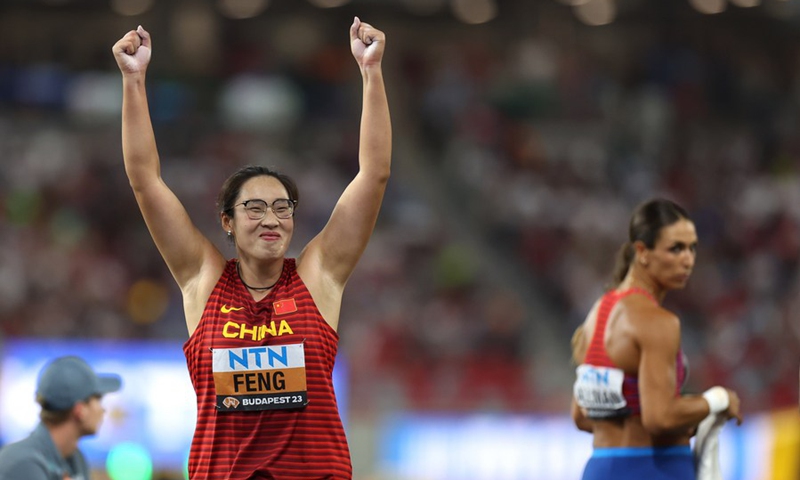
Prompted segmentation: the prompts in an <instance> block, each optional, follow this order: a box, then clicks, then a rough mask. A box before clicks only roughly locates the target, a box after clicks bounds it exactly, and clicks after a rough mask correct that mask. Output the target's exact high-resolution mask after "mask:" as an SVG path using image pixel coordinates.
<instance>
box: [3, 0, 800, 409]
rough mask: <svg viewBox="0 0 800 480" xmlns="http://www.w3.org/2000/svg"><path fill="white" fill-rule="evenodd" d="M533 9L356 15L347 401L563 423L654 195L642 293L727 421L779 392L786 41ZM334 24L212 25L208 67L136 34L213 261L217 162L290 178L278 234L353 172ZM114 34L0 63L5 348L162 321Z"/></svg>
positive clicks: (788, 124) (771, 25)
mask: <svg viewBox="0 0 800 480" xmlns="http://www.w3.org/2000/svg"><path fill="white" fill-rule="evenodd" d="M553 5H554V6H553V8H537V9H535V13H536V15H537V17H536V19H535V21H533V20H532V19H528V20H527V21H526V19H524V18H519V17H518V16H516V17H515V15H513V13H514V12H513V11H512V12H511V14H505V16H504V15H501V16H499V17H498V19H497V20H496V22H495V24H487V25H483V26H465V25H460V24H457V23H455V22H451V21H448V20H447V19H443V18H439V17H431V18H426V19H424V20H420V19H413V18H405V19H404V18H393V17H391V16H390V15H386V14H380V13H376V14H375V15H374V18H369V19H368V20H369V21H370V22H371V23H374V24H375V25H376V26H378V27H379V28H381V29H383V30H384V31H386V32H387V35H388V39H389V46H388V47H387V57H389V59H388V60H386V62H387V66H386V70H387V73H386V77H387V85H388V88H389V95H390V103H391V105H392V115H393V122H394V126H395V129H394V130H395V133H394V135H395V155H394V172H395V173H394V174H393V177H392V179H391V181H390V184H391V185H390V189H389V191H388V193H387V198H386V200H385V203H384V209H383V211H382V214H381V217H380V219H379V223H378V226H377V229H376V231H375V234H374V237H373V239H372V241H371V244H370V246H369V248H368V249H367V251H366V253H365V255H364V257H363V258H362V260H361V263H360V264H359V267H358V268H357V269H356V272H355V274H354V275H353V277H352V278H351V280H350V282H349V285H348V287H347V290H346V294H345V304H344V305H343V310H342V322H341V324H340V325H341V326H340V338H341V343H340V356H341V358H342V361H343V363H344V364H346V366H347V367H348V377H349V381H350V397H349V398H350V404H351V408H352V409H353V410H354V411H358V412H360V413H364V414H368V413H369V412H375V413H378V412H383V411H387V410H440V411H466V410H475V409H482V410H498V411H516V412H529V411H553V412H562V413H563V412H566V406H565V405H567V403H566V402H567V401H568V399H569V397H570V395H571V389H570V384H571V381H572V378H571V377H570V375H571V371H572V370H571V366H570V355H569V339H570V336H571V334H572V331H573V330H574V328H575V327H576V326H577V325H578V324H579V323H580V322H581V321H582V320H583V317H584V315H585V314H586V313H587V312H588V310H589V308H590V307H591V305H592V303H593V302H594V301H595V300H596V298H597V297H598V296H599V295H600V294H601V293H602V291H603V289H604V288H605V287H606V286H607V284H608V281H609V280H610V273H611V269H612V266H613V261H614V257H615V254H616V251H617V249H618V247H619V246H620V245H622V243H623V242H624V241H625V240H626V235H627V222H628V219H629V215H630V212H631V211H632V210H633V208H634V207H635V205H636V204H638V203H639V202H641V201H643V200H645V199H647V198H650V197H651V196H655V195H663V196H666V197H669V198H671V199H674V200H676V201H677V202H678V203H680V204H682V205H683V206H684V207H686V208H687V209H688V210H689V212H690V213H691V215H692V217H693V219H694V220H695V222H696V225H697V228H698V233H699V237H700V247H699V254H698V261H697V266H696V268H695V271H694V274H693V278H692V280H691V281H690V283H689V286H688V288H687V289H686V290H685V291H682V292H675V293H672V294H670V295H669V296H668V297H667V306H668V307H669V308H671V309H673V310H674V311H675V312H676V313H677V314H678V315H679V316H680V317H681V320H682V338H683V348H684V350H685V352H686V354H687V356H688V357H689V361H690V381H689V385H688V388H689V389H692V390H694V391H701V390H702V389H705V388H707V387H708V386H710V385H713V384H723V385H726V386H729V387H731V388H734V389H736V390H737V391H738V392H739V395H740V396H741V397H742V401H743V405H744V408H745V409H746V410H749V411H757V410H764V409H769V408H776V407H782V406H787V405H790V404H794V403H796V401H797V398H796V395H797V388H796V379H797V376H796V375H797V368H798V364H800V321H798V318H797V316H798V312H800V274H799V273H800V264H798V261H799V260H800V140H798V138H800V136H798V135H797V134H798V132H800V70H798V67H800V55H798V53H799V52H798V50H797V48H796V47H795V46H790V45H791V41H792V38H791V35H790V33H788V32H786V33H782V30H781V26H780V24H779V22H778V21H777V20H773V19H768V18H764V17H763V16H760V15H759V14H758V12H755V11H751V12H746V13H744V14H742V15H749V16H750V17H749V18H748V19H747V20H748V22H750V23H749V24H748V25H750V28H751V30H748V31H752V32H754V33H753V35H752V37H751V36H748V35H742V34H741V30H740V29H739V27H738V23H736V22H735V21H723V20H724V19H712V18H711V17H703V16H701V15H700V14H697V13H691V12H689V13H681V14H680V15H686V16H685V18H680V19H679V20H681V21H680V22H675V21H674V20H675V19H674V18H673V19H672V21H670V20H659V19H656V18H651V17H647V16H646V15H645V16H644V18H638V19H628V20H626V19H625V18H624V17H623V18H620V19H619V21H618V22H617V24H614V25H612V26H609V27H596V28H593V27H586V26H580V25H578V24H577V23H576V22H575V21H574V19H573V18H572V17H571V15H570V13H569V10H567V9H565V8H563V7H558V6H555V4H553ZM526 11H528V10H525V9H524V8H522V9H521V11H520V12H519V13H524V12H526ZM364 16H365V17H366V15H364ZM340 17H341V18H338V17H337V20H336V21H335V22H334V21H333V20H331V21H329V22H328V21H326V26H325V27H324V28H323V29H322V30H324V31H331V32H332V33H333V34H332V35H330V38H328V37H323V39H321V40H320V41H319V42H318V43H317V44H313V45H311V46H310V47H309V48H306V49H304V50H303V49H299V50H302V51H297V50H298V49H295V51H292V50H291V49H289V50H287V49H281V48H279V47H280V46H279V45H278V40H277V37H259V36H256V35H254V34H252V32H253V31H259V30H260V27H259V28H256V27H252V29H250V30H248V29H247V28H240V27H237V26H236V25H235V22H229V23H228V24H225V25H223V26H222V27H220V29H221V30H222V33H221V34H220V37H221V39H222V44H221V45H220V46H219V49H220V50H221V52H220V55H219V60H218V61H217V63H216V64H214V66H213V68H208V69H207V70H209V71H197V70H195V71H191V70H189V71H181V70H180V68H179V66H176V65H175V62H174V60H173V59H171V58H170V55H172V54H174V50H171V49H170V47H168V43H169V42H170V38H171V37H170V36H169V35H167V33H166V31H164V30H161V31H159V28H158V27H157V26H156V27H153V28H151V32H152V33H153V37H154V44H155V50H154V66H153V68H152V69H151V73H150V76H149V77H150V78H149V82H150V85H151V87H152V88H151V108H152V110H153V117H154V121H155V125H156V137H157V140H158V143H159V149H160V153H161V162H162V168H163V176H164V178H165V180H166V182H167V183H168V184H170V185H171V186H172V187H173V189H174V190H175V192H176V193H177V195H178V196H179V198H180V199H181V201H182V202H183V203H184V205H185V206H186V207H187V209H188V210H189V212H190V214H191V216H192V218H193V219H194V221H195V223H196V224H197V225H198V227H199V228H200V229H201V230H203V231H205V232H206V233H208V234H209V236H210V237H211V238H212V239H215V240H216V241H217V242H218V245H219V248H220V249H222V251H223V252H226V253H227V254H228V255H232V254H233V249H232V248H231V247H230V246H228V245H227V244H226V242H225V239H224V235H223V232H222V229H221V228H220V226H219V221H218V213H217V211H216V207H215V200H216V195H217V193H218V189H219V188H220V186H221V184H222V182H223V180H224V179H225V178H226V177H227V176H228V175H229V174H230V173H232V172H233V171H235V170H236V169H237V168H238V167H239V166H241V165H245V164H250V163H260V164H266V165H271V166H275V167H278V168H279V169H281V170H283V171H285V172H287V173H289V174H290V175H292V176H293V177H294V178H295V179H296V181H297V183H298V185H299V187H300V202H299V206H298V209H297V214H296V225H297V227H296V228H297V230H296V233H295V238H294V240H293V245H294V248H299V247H300V246H301V245H303V244H304V243H305V242H306V241H307V240H308V239H310V238H311V236H313V235H314V234H315V233H316V232H317V231H318V230H319V229H320V228H321V227H322V225H324V223H325V221H326V220H327V218H328V216H329V214H330V211H331V209H332V207H333V205H334V204H335V201H336V199H337V198H338V196H339V194H340V193H341V191H342V189H343V188H344V186H345V185H346V184H347V182H348V181H349V179H350V178H352V176H353V174H354V172H355V171H356V168H357V160H356V159H357V145H358V142H357V140H358V121H359V119H358V111H359V109H360V82H359V79H358V70H357V67H356V65H355V63H354V62H353V60H352V58H351V57H350V53H349V50H348V45H347V43H346V41H343V39H345V40H346V32H347V30H346V29H347V26H348V25H349V23H348V19H347V16H346V15H341V16H340ZM365 19H366V18H365ZM269 21H272V20H267V19H265V20H264V22H267V23H268V22H269ZM327 23H331V24H335V25H336V26H338V27H339V28H338V29H334V28H332V27H331V26H330V25H327ZM677 23H679V24H680V28H678V27H676V26H675V24H677ZM296 25H298V28H300V26H299V25H301V23H299V22H298V23H297V24H296ZM302 25H303V26H304V28H308V26H309V25H308V24H307V23H303V24H302ZM311 26H312V27H313V26H314V25H313V24H312V25H311ZM318 26H319V25H318ZM125 28H127V27H125ZM109 30H110V29H109ZM263 30H269V28H263ZM312 30H313V28H312ZM124 31H125V30H124V29H120V30H119V31H118V32H114V31H111V33H110V34H109V35H110V36H109V38H108V39H107V41H106V42H105V43H102V40H97V42H98V43H99V45H95V47H96V49H97V50H96V51H95V52H92V54H91V55H89V58H91V60H90V61H89V60H86V59H85V58H84V59H83V60H82V62H84V63H82V64H80V66H79V67H80V68H78V67H77V66H76V65H75V63H74V62H75V60H74V59H71V60H63V59H60V58H59V56H58V54H57V52H53V53H52V54H51V56H50V58H47V57H46V56H45V57H43V58H42V59H39V60H35V61H31V62H30V63H22V62H19V61H10V60H8V59H4V58H3V57H2V56H0V165H2V167H1V168H0V258H1V259H2V260H0V328H2V334H3V336H5V337H6V338H10V337H31V336H32V337H79V338H87V337H91V338H95V337H97V338H111V339H125V338H152V339H183V338H185V337H186V331H185V326H184V323H183V317H182V305H181V299H180V294H179V292H178V291H177V288H176V287H175V286H174V282H173V281H172V279H171V277H170V276H169V272H168V270H167V269H166V267H165V265H164V264H163V262H162V260H161V258H160V256H159V255H158V252H157V251H156V250H155V246H154V245H153V243H152V240H151V239H150V236H149V234H148V233H147V231H146V228H145V225H144V222H143V221H142V219H141V216H140V214H139V211H138V208H137V207H136V205H135V202H134V200H133V195H132V193H131V192H130V188H129V187H128V185H127V180H126V177H125V174H124V171H123V167H122V159H121V150H120V138H119V118H118V112H119V109H118V108H119V106H118V104H117V103H116V102H117V101H118V100H119V98H120V97H119V96H118V95H119V92H117V90H118V88H119V87H120V83H119V78H118V77H119V75H118V72H116V71H115V68H116V67H115V66H114V64H113V58H112V57H111V53H110V47H111V45H112V44H113V41H115V40H116V38H118V37H119V36H121V35H122V34H123V33H124ZM755 32H762V33H764V32H771V35H759V34H757V33H755ZM290 34H291V32H287V35H289V36H291V35H290ZM509 35H510V36H511V37H513V41H509V40H508V37H509ZM99 37H100V35H98V38H99ZM65 41H69V40H65ZM271 42H272V43H271ZM795 43H796V42H795ZM312 47H313V48H312ZM103 52H107V54H103ZM292 55H294V56H292ZM86 62H88V63H86ZM237 118H238V120H237ZM290 253H293V254H294V255H296V254H297V253H299V252H297V251H294V252H290ZM544 352H548V354H547V355H544Z"/></svg>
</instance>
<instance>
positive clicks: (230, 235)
mask: <svg viewBox="0 0 800 480" xmlns="http://www.w3.org/2000/svg"><path fill="white" fill-rule="evenodd" d="M232 237H233V233H231V231H230V230H228V238H232Z"/></svg>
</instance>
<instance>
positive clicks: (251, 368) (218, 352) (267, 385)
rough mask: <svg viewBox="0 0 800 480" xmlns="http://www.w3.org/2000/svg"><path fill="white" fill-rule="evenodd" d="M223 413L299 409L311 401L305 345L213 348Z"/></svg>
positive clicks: (216, 387)
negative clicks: (308, 389) (307, 387)
mask: <svg viewBox="0 0 800 480" xmlns="http://www.w3.org/2000/svg"><path fill="white" fill-rule="evenodd" d="M213 356H214V359H213V367H212V369H213V372H214V389H215V390H216V393H217V409H218V411H220V412H237V411H242V410H274V409H283V408H298V407H303V406H305V405H306V404H308V392H307V391H306V362H305V352H304V350H303V344H302V343H298V344H292V345H276V346H261V347H244V348H218V349H214V351H213Z"/></svg>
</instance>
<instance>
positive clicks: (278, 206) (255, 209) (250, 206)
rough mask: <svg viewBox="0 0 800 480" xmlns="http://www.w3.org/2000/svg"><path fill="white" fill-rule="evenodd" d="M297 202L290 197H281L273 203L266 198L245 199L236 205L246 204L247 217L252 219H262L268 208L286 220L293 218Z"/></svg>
mask: <svg viewBox="0 0 800 480" xmlns="http://www.w3.org/2000/svg"><path fill="white" fill-rule="evenodd" d="M296 203H297V201H295V200H289V199H288V198H279V199H277V200H275V201H274V202H272V205H270V204H269V203H267V202H265V201H264V200H260V199H255V200H245V201H244V202H242V203H237V204H236V205H234V207H238V206H239V205H243V206H244V211H245V213H247V218H249V219H250V220H261V219H262V218H264V215H266V214H267V209H270V210H272V213H274V214H275V216H276V217H278V218H281V219H284V220H286V219H287V218H292V216H293V215H294V206H295V204H296Z"/></svg>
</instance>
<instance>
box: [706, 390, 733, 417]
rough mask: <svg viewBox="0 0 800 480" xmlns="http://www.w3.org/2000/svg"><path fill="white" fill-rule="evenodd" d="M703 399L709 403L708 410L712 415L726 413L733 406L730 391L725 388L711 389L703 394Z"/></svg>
mask: <svg viewBox="0 0 800 480" xmlns="http://www.w3.org/2000/svg"><path fill="white" fill-rule="evenodd" d="M703 398H705V399H706V402H708V409H709V410H711V413H719V412H724V411H725V410H727V409H728V407H729V406H730V404H731V399H730V397H729V396H728V391H727V390H725V389H724V388H723V387H719V386H717V387H711V388H709V389H708V390H706V391H705V392H703Z"/></svg>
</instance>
